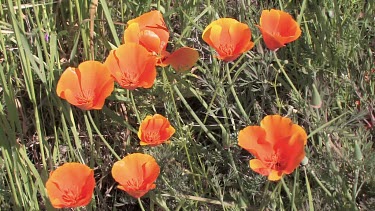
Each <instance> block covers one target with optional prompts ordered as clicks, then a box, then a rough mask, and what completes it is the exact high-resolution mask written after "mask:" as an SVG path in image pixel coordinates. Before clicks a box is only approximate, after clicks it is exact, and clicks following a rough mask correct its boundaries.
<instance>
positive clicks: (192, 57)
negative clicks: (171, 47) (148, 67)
mask: <svg viewBox="0 0 375 211" xmlns="http://www.w3.org/2000/svg"><path fill="white" fill-rule="evenodd" d="M198 58H199V54H198V51H197V50H195V49H193V48H189V47H182V48H180V49H178V50H176V51H174V52H173V53H171V54H170V55H169V56H168V57H167V58H166V59H165V60H164V61H163V63H165V64H169V65H171V66H172V67H173V69H175V70H176V71H177V72H182V71H186V70H189V69H191V68H192V67H193V65H194V64H195V63H196V62H197V61H198Z"/></svg>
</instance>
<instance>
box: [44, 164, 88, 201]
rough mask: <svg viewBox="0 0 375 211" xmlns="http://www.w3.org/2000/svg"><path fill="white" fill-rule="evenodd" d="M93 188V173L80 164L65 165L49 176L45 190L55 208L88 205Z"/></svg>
mask: <svg viewBox="0 0 375 211" xmlns="http://www.w3.org/2000/svg"><path fill="white" fill-rule="evenodd" d="M94 187H95V179H94V171H93V170H92V169H90V168H89V167H88V166H86V165H84V164H81V163H66V164H64V165H63V166H60V167H59V168H57V169H56V170H55V171H53V173H51V174H50V177H49V179H48V181H47V182H46V189H47V193H48V196H49V198H50V200H51V203H52V205H53V206H54V207H55V208H73V207H80V206H85V205H87V204H88V203H90V201H91V198H92V194H93V191H94Z"/></svg>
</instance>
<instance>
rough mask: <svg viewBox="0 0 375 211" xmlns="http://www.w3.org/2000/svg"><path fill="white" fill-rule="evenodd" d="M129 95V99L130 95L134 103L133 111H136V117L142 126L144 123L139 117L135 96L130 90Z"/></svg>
mask: <svg viewBox="0 0 375 211" xmlns="http://www.w3.org/2000/svg"><path fill="white" fill-rule="evenodd" d="M127 92H128V93H127V94H128V97H129V95H130V99H131V101H132V105H133V109H134V113H135V116H137V120H138V123H139V124H140V123H141V122H142V121H141V118H140V117H139V114H138V110H137V105H136V104H135V100H134V96H133V92H132V91H130V90H127Z"/></svg>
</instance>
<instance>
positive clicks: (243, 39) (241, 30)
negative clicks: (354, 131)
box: [46, 9, 307, 208]
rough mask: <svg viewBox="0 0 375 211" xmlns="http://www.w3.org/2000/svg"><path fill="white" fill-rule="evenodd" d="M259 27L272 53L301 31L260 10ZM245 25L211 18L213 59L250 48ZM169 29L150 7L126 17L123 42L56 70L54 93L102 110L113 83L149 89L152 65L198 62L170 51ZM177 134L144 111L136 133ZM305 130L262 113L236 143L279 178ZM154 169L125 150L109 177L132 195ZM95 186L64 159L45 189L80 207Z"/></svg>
mask: <svg viewBox="0 0 375 211" xmlns="http://www.w3.org/2000/svg"><path fill="white" fill-rule="evenodd" d="M257 27H258V28H259V29H260V31H261V33H262V35H263V39H264V42H265V44H266V46H267V47H268V48H269V49H270V50H272V51H275V50H277V49H278V48H280V47H283V46H285V44H287V43H289V42H292V41H294V40H296V39H297V38H298V37H299V36H300V35H301V30H300V28H299V26H298V24H297V22H296V21H295V20H294V19H293V18H292V17H291V16H290V15H289V14H287V13H285V12H283V11H279V10H273V9H272V10H264V11H263V12H262V15H261V18H260V24H259V25H257ZM251 36H252V34H251V30H250V28H249V27H248V26H247V25H246V24H244V23H240V22H238V21H237V20H235V19H232V18H221V19H219V20H216V21H213V22H212V23H211V24H209V25H208V26H207V27H206V29H205V30H204V31H203V34H202V37H203V40H204V41H205V42H207V43H208V44H209V45H210V46H211V47H212V48H214V49H215V51H216V52H217V54H218V56H217V57H218V59H221V60H223V61H226V62H229V61H233V60H235V59H237V58H238V57H239V56H240V55H241V54H243V53H245V52H247V51H249V50H250V49H252V48H253V47H254V43H253V42H252V41H251ZM168 40H169V31H168V28H167V26H166V24H165V22H164V19H163V16H162V14H161V13H160V12H159V11H151V12H149V13H146V14H144V15H141V16H139V17H137V18H135V19H133V20H129V21H128V23H127V28H126V29H125V32H124V37H123V41H124V44H122V45H120V46H119V47H118V48H117V49H114V50H111V51H110V53H109V56H108V57H107V58H106V60H105V62H104V64H102V63H100V62H98V61H85V62H82V63H81V64H79V66H78V67H77V68H74V67H69V68H67V69H66V70H65V71H64V72H63V73H62V75H61V77H60V79H59V81H58V84H57V88H56V92H57V95H58V96H59V97H61V98H62V99H65V100H67V101H68V102H69V103H70V104H72V105H74V106H77V107H78V108H80V109H82V110H91V109H101V108H102V107H103V105H104V102H105V99H106V98H107V97H108V96H109V95H110V94H111V92H112V91H113V89H114V82H115V81H116V82H117V83H118V84H119V85H120V86H121V87H122V88H125V89H129V90H134V89H137V88H151V87H152V86H153V84H154V81H155V78H156V75H157V72H156V66H162V67H164V66H167V65H171V66H172V67H173V68H174V69H175V70H176V71H185V70H188V69H190V68H192V66H193V65H194V64H195V63H196V62H197V60H198V57H199V55H198V52H197V51H196V50H195V49H192V48H189V47H182V48H180V49H178V50H176V51H174V52H171V53H170V52H168V51H167V50H166V48H167V44H168ZM174 133H175V129H174V128H173V127H172V125H171V124H170V122H169V121H168V119H167V118H165V117H164V116H162V115H160V114H155V115H154V116H147V117H146V118H145V119H144V120H143V121H142V122H141V123H140V127H139V130H138V137H139V139H140V145H149V146H157V145H161V144H163V143H168V142H169V139H170V138H171V137H172V135H173V134H174ZM306 142H307V135H306V132H305V131H304V129H303V128H302V127H300V126H298V125H296V124H293V123H292V121H291V120H290V119H288V118H285V117H281V116H279V115H269V116H266V117H265V118H264V119H263V120H262V121H261V123H260V126H248V127H246V128H244V129H243V130H241V131H240V132H239V134H238V145H239V146H241V147H242V148H244V149H245V150H247V151H249V152H250V153H251V154H252V155H254V156H255V159H252V160H250V168H251V169H253V170H254V171H255V172H257V173H259V174H262V175H264V176H268V179H269V180H272V181H276V180H280V179H281V177H282V176H283V175H284V174H290V173H292V172H293V171H294V170H295V169H296V168H297V166H298V165H299V163H300V162H301V161H302V159H303V158H304V156H305V151H304V146H305V145H306ZM159 174H160V167H159V165H158V164H157V162H156V160H155V159H154V158H153V157H152V156H150V155H147V154H142V153H134V154H129V155H127V156H126V157H124V158H123V159H122V160H120V161H117V162H115V163H114V165H113V167H112V176H113V178H114V179H115V181H116V182H118V183H119V185H118V186H117V187H118V188H119V189H121V190H123V191H126V192H127V193H128V194H129V195H131V196H132V197H135V198H140V197H142V196H144V195H145V194H146V193H147V192H148V191H150V190H152V189H154V188H155V187H156V184H155V181H156V179H157V177H158V176H159ZM94 187H95V178H94V171H93V170H92V169H91V168H89V167H88V166H86V165H84V164H80V163H66V164H64V165H62V166H60V167H58V168H57V169H56V170H55V171H52V172H51V174H50V177H49V179H48V181H47V183H46V189H47V193H48V196H49V198H50V201H51V203H52V205H53V206H54V207H55V208H72V207H80V206H86V205H87V204H89V203H90V201H91V198H92V194H93V191H94Z"/></svg>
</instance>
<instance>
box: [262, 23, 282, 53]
mask: <svg viewBox="0 0 375 211" xmlns="http://www.w3.org/2000/svg"><path fill="white" fill-rule="evenodd" d="M257 27H258V28H259V30H260V31H261V32H262V36H263V40H264V43H265V44H266V46H267V48H268V49H270V50H271V51H273V50H276V49H278V48H281V47H284V46H285V45H284V43H283V40H281V37H280V36H273V35H271V34H270V33H268V32H267V31H266V30H264V29H263V28H261V27H260V26H257Z"/></svg>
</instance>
